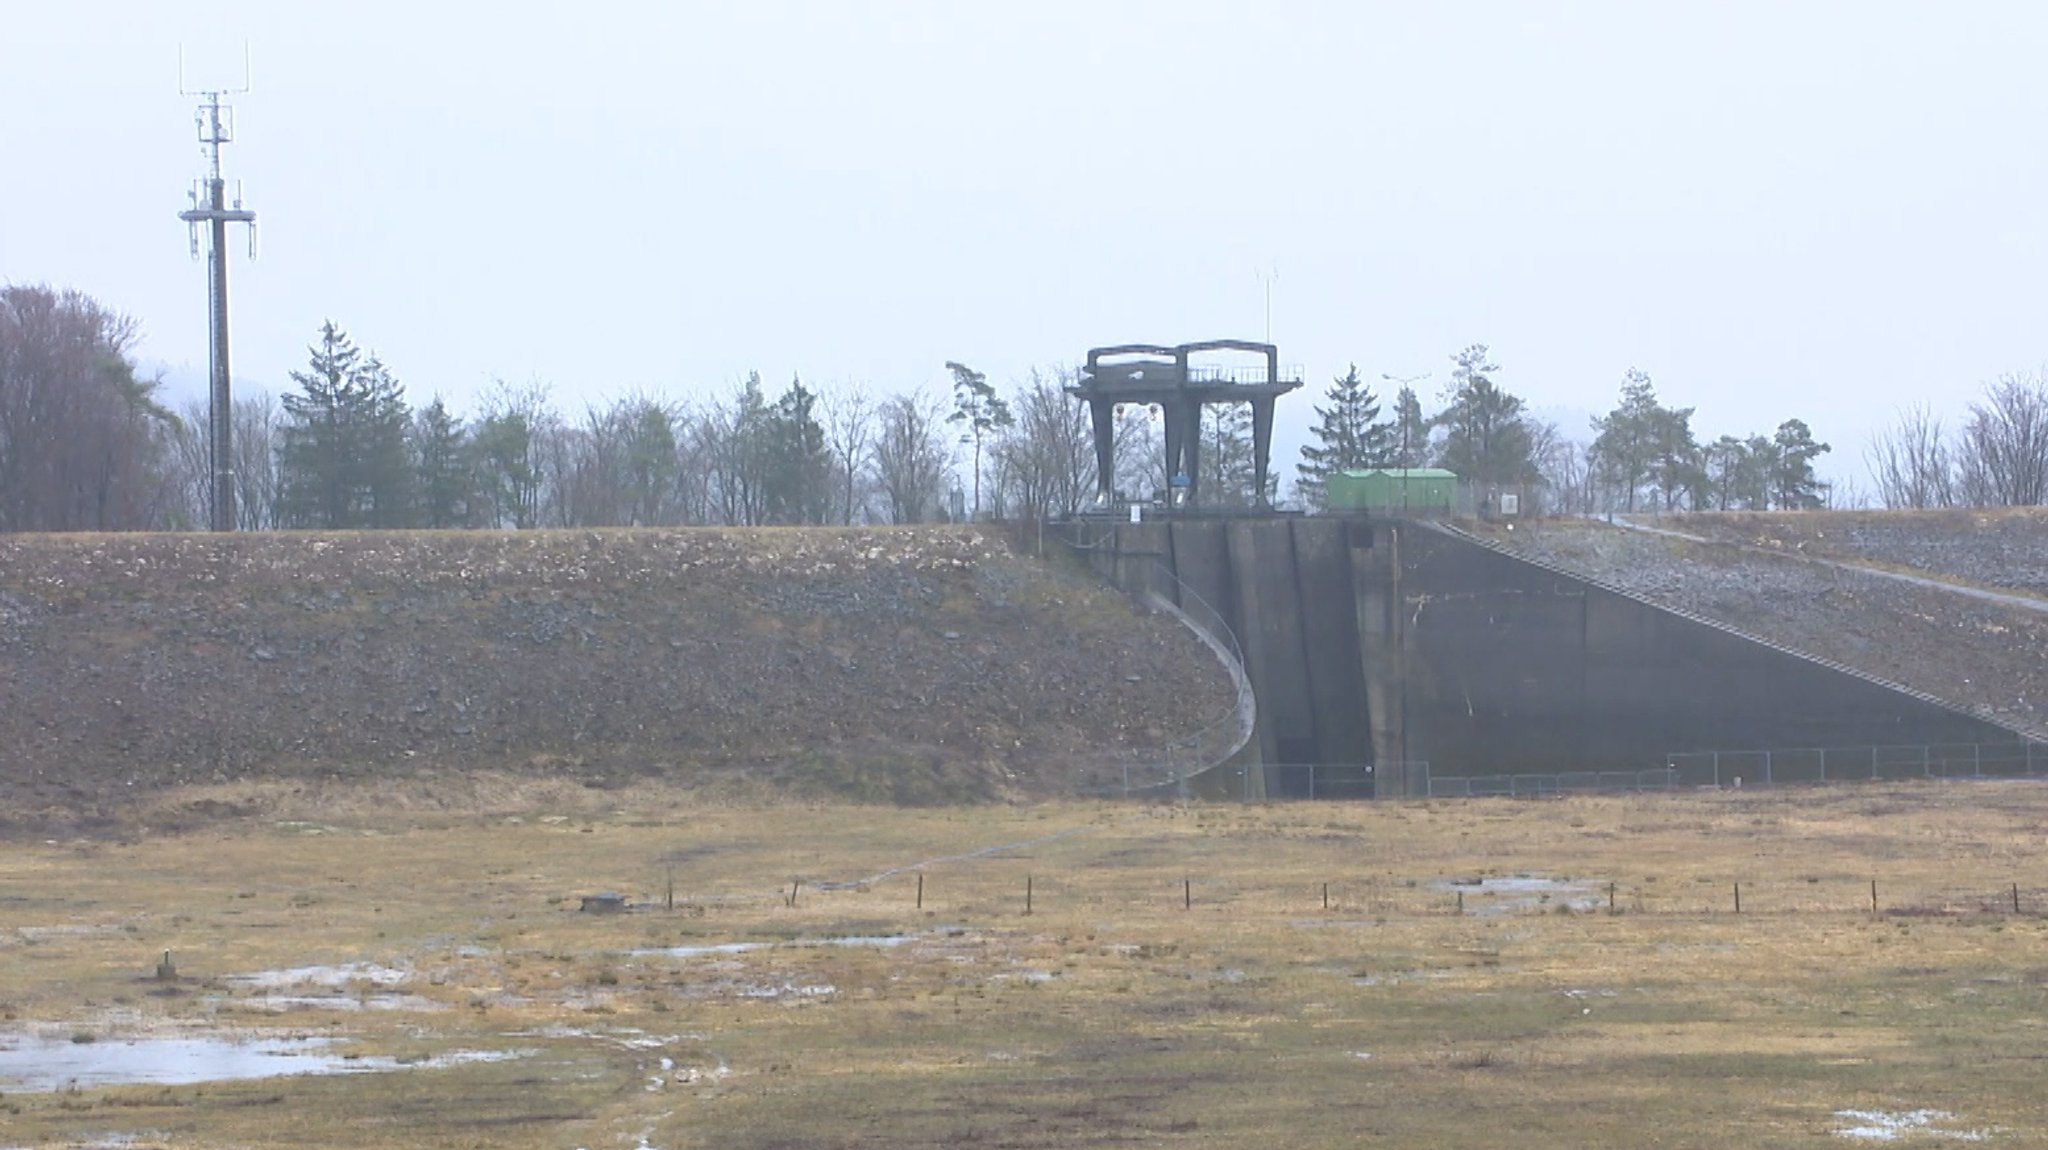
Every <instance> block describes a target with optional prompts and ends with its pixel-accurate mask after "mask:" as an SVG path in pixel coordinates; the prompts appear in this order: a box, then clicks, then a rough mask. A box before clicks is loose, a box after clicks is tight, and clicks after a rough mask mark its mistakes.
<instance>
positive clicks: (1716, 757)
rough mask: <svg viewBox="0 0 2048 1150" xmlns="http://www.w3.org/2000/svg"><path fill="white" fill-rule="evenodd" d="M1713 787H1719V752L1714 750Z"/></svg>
mask: <svg viewBox="0 0 2048 1150" xmlns="http://www.w3.org/2000/svg"><path fill="white" fill-rule="evenodd" d="M1714 789H1715V790H1717V791H1718V790H1720V789H1721V752H1719V751H1715V752H1714Z"/></svg>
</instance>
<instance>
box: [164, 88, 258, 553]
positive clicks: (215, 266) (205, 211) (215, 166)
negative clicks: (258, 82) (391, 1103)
mask: <svg viewBox="0 0 2048 1150" xmlns="http://www.w3.org/2000/svg"><path fill="white" fill-rule="evenodd" d="M179 71H180V72H182V71H183V67H182V64H181V66H180V69H179ZM182 80H183V77H182V76H181V77H180V84H179V92H180V93H181V94H183V95H187V96H199V97H201V98H202V99H203V101H204V102H203V103H201V104H200V105H199V113H198V122H199V143H200V146H201V147H202V149H203V150H204V151H205V154H206V161H207V174H206V176H205V177H204V178H203V179H200V180H195V181H194V182H193V189H192V191H191V193H190V196H191V200H192V206H191V208H190V209H188V210H186V211H182V212H179V213H178V218H179V219H181V220H184V221H185V222H186V223H187V224H189V225H191V230H192V258H194V259H197V258H199V242H200V234H201V233H202V232H204V233H205V235H206V271H207V277H206V283H207V291H206V299H207V305H208V310H209V315H210V318H211V320H212V328H211V338H210V339H209V341H208V342H209V352H210V354H209V356H208V359H209V362H210V366H211V369H212V371H211V375H212V386H211V387H210V388H209V390H208V396H207V410H206V451H207V459H208V461H209V472H210V475H209V478H210V483H209V485H208V490H209V491H210V493H211V495H212V500H211V507H210V509H209V512H208V526H210V527H211V528H212V529H213V530H215V531H233V530H234V529H235V463H234V453H233V450H232V444H231V443H230V442H229V437H230V433H231V429H232V427H233V418H232V416H233V412H234V396H233V394H232V393H231V391H230V389H229V384H228V253H227V243H228V225H229V224H248V225H249V258H251V259H254V258H255V257H256V213H255V212H252V211H248V210H246V209H244V208H243V207H242V194H241V188H240V187H239V186H237V188H236V189H235V201H234V206H233V207H229V206H228V200H227V181H225V180H223V179H222V178H221V174H220V146H221V145H222V144H225V143H227V142H229V141H230V140H233V139H234V138H235V115H234V109H233V108H230V107H228V106H227V105H226V104H223V103H221V99H220V98H221V97H222V96H225V95H229V94H231V93H232V92H246V91H248V90H249V87H248V80H247V65H246V62H245V64H244V75H243V85H242V87H240V88H236V89H231V90H221V91H211V92H191V91H186V90H185V88H184V84H183V82H182Z"/></svg>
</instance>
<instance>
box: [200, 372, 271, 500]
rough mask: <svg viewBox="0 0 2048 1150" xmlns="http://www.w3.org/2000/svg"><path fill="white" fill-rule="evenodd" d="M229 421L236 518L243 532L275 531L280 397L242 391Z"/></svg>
mask: <svg viewBox="0 0 2048 1150" xmlns="http://www.w3.org/2000/svg"><path fill="white" fill-rule="evenodd" d="M229 419H230V420H231V425H232V427H233V435H234V439H233V441H232V442H230V443H229V445H228V446H229V447H230V448H231V449H232V451H233V453H234V462H235V515H236V517H237V518H239V519H240V521H241V527H242V530H244V531H271V530H275V529H276V528H277V526H278V521H277V511H278V508H277V496H278V486H279V477H278V472H277V421H278V406H277V397H276V396H274V395H272V394H270V393H269V392H267V391H261V390H253V389H249V388H243V389H242V390H241V391H239V392H238V393H237V394H236V395H235V400H234V408H233V411H232V413H231V415H230V416H229ZM202 426H203V425H202Z"/></svg>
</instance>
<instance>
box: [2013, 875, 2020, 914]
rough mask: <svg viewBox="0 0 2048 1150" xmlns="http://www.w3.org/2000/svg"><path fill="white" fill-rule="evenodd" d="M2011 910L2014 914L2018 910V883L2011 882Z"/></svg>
mask: <svg viewBox="0 0 2048 1150" xmlns="http://www.w3.org/2000/svg"><path fill="white" fill-rule="evenodd" d="M2012 912H2013V913H2014V914H2018V913H2019V912H2020V884H2018V883H2014V884H2012Z"/></svg>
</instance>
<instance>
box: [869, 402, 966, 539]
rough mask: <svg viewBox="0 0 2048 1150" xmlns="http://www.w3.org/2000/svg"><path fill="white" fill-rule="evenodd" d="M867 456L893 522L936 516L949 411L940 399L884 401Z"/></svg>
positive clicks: (942, 496) (940, 499)
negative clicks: (873, 442) (871, 463)
mask: <svg viewBox="0 0 2048 1150" xmlns="http://www.w3.org/2000/svg"><path fill="white" fill-rule="evenodd" d="M877 417H878V418H877V424H876V429H875V446H874V450H873V452H872V455H871V459H872V462H873V465H874V473H875V485H876V487H877V488H879V489H880V491H881V493H882V499H883V501H884V503H885V504H886V505H887V507H888V511H889V522H891V523H924V522H928V521H930V520H932V519H936V518H938V515H939V509H940V508H941V507H942V506H943V503H944V500H945V483H946V460H947V458H948V454H949V453H948V451H947V446H948V445H947V442H946V440H947V434H946V431H945V426H944V425H945V423H946V420H947V413H946V408H945V405H944V403H943V402H942V401H940V400H936V399H933V398H932V397H931V396H930V395H928V394H926V393H925V392H923V391H921V390H920V391H913V392H911V393H909V394H908V395H899V396H895V397H894V398H891V399H888V400H885V401H883V403H882V405H881V407H880V408H879V409H878V411H877Z"/></svg>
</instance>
